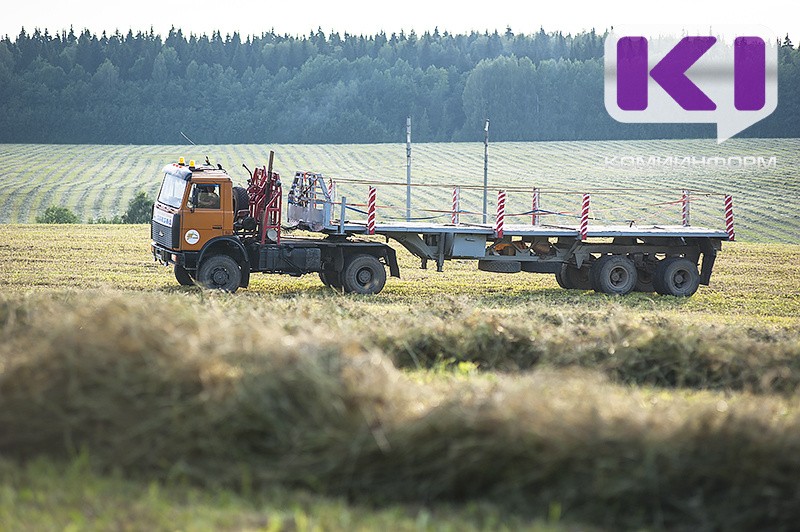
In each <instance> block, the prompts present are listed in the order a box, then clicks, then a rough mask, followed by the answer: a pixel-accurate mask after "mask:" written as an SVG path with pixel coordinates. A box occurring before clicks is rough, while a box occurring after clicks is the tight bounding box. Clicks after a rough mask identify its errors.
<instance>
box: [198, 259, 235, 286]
mask: <svg viewBox="0 0 800 532" xmlns="http://www.w3.org/2000/svg"><path fill="white" fill-rule="evenodd" d="M241 280H242V270H241V269H239V265H238V264H237V263H236V261H235V260H233V259H232V258H231V257H229V256H228V255H214V256H213V257H209V258H207V259H206V260H204V261H203V263H202V264H201V265H200V268H199V269H198V270H197V282H198V283H200V285H201V286H204V287H205V288H210V289H212V290H223V291H225V292H230V293H233V292H236V290H237V289H238V288H239V283H240V282H241Z"/></svg>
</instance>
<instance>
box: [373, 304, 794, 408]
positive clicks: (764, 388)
mask: <svg viewBox="0 0 800 532" xmlns="http://www.w3.org/2000/svg"><path fill="white" fill-rule="evenodd" d="M376 344H377V345H378V346H379V347H380V348H381V349H382V350H383V351H384V352H385V353H386V354H387V355H388V356H390V357H391V358H392V360H393V361H394V363H395V365H396V366H398V367H406V368H442V367H445V368H446V367H449V366H454V365H456V366H457V364H458V363H459V362H471V363H474V364H476V366H477V368H478V369H480V370H485V371H493V370H500V371H506V372H515V371H519V370H529V369H533V368H537V367H551V368H559V367H582V368H587V369H591V370H595V371H599V372H602V373H603V374H605V375H606V376H607V377H609V378H610V379H612V380H613V381H615V382H619V383H623V384H637V385H648V386H660V387H667V388H674V387H682V388H692V389H705V390H745V391H749V392H752V393H780V394H786V395H791V394H795V393H796V392H797V391H798V389H799V388H800V340H798V338H797V337H796V336H786V337H780V336H776V337H771V336H770V335H769V334H765V333H764V332H763V331H759V330H753V331H745V330H741V329H737V328H734V327H720V326H714V325H703V324H697V323H694V324H692V325H691V326H686V325H683V324H679V323H670V322H668V321H666V320H664V319H658V320H656V321H655V322H649V321H648V320H646V319H642V318H641V317H636V316H635V315H631V314H629V313H627V314H626V313H622V312H604V313H599V314H594V315H593V314H587V313H579V312H576V313H575V315H573V316H571V317H569V318H565V317H564V316H553V315H552V313H551V312H548V311H543V312H541V313H539V314H536V315H532V316H530V317H529V318H528V319H527V320H525V322H524V323H519V321H518V320H512V319H508V320H502V319H498V318H496V317H485V316H481V315H479V314H477V313H465V314H461V315H458V316H453V317H450V318H449V319H446V320H436V319H433V320H431V319H428V320H424V321H423V320H419V321H417V322H415V323H413V324H410V323H407V324H405V325H399V326H398V327H396V328H395V329H393V330H388V329H385V330H383V331H381V332H379V333H377V340H376Z"/></svg>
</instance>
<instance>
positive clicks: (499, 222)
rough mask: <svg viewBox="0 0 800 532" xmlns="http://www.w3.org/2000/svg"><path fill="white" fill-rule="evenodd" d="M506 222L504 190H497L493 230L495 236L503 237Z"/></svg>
mask: <svg viewBox="0 0 800 532" xmlns="http://www.w3.org/2000/svg"><path fill="white" fill-rule="evenodd" d="M505 224H506V191H505V190H498V191H497V218H496V219H495V222H494V232H495V233H496V235H497V238H503V228H504V227H505Z"/></svg>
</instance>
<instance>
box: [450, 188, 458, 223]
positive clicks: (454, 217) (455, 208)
mask: <svg viewBox="0 0 800 532" xmlns="http://www.w3.org/2000/svg"><path fill="white" fill-rule="evenodd" d="M460 210H461V188H460V187H455V188H454V189H453V211H452V213H451V214H450V221H451V222H452V223H453V224H454V225H457V224H459V223H460V216H459V211H460Z"/></svg>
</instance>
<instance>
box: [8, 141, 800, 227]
mask: <svg viewBox="0 0 800 532" xmlns="http://www.w3.org/2000/svg"><path fill="white" fill-rule="evenodd" d="M270 149H273V150H275V153H276V159H275V169H276V170H277V171H278V172H280V173H281V174H282V175H283V176H284V178H285V179H284V182H285V183H287V184H288V181H289V177H290V176H291V175H293V174H294V172H295V171H297V170H303V171H314V172H319V173H323V174H325V175H326V176H329V177H331V178H333V179H334V180H336V182H337V192H338V193H339V195H340V196H341V195H345V196H347V197H348V201H349V202H350V203H365V201H366V196H367V184H366V182H372V183H375V184H377V185H378V204H379V205H380V206H381V208H380V210H379V215H378V216H379V219H386V220H388V219H399V218H401V217H402V216H403V215H404V207H405V196H404V194H405V187H404V186H397V185H390V184H387V183H394V184H397V183H405V177H406V171H405V164H406V152H405V145H402V144H378V145H273V146H266V145H263V146H262V145H233V146H230V145H229V146H86V145H81V146H72V145H55V146H54V145H2V146H0V177H1V178H2V183H3V186H2V188H1V189H0V223H30V222H33V221H34V220H35V218H36V216H37V215H39V214H41V213H42V212H43V211H44V210H45V209H46V208H47V207H48V206H49V205H53V204H55V205H62V206H66V207H69V208H70V209H72V210H73V211H75V212H76V213H77V214H78V216H79V218H80V219H81V220H83V221H90V220H94V219H98V218H100V217H106V218H110V217H112V216H114V215H115V214H122V213H123V212H124V211H125V207H126V206H127V204H128V201H129V200H130V198H132V197H133V195H134V194H135V193H136V192H137V191H138V190H144V191H146V192H147V193H148V194H150V196H151V197H152V196H154V195H155V194H156V193H157V189H158V186H159V183H160V179H161V175H160V170H161V169H162V168H163V166H164V165H165V164H166V163H169V162H173V161H177V159H178V157H180V156H185V157H186V158H187V161H188V160H189V159H195V160H197V161H198V162H199V161H202V160H203V159H204V158H205V156H208V157H209V158H210V159H211V161H212V162H213V163H215V164H216V163H221V164H222V165H223V166H224V167H225V168H227V169H229V171H230V173H231V175H232V177H234V179H235V180H236V181H237V182H238V183H239V184H243V183H244V181H245V180H246V177H247V173H246V172H245V171H244V169H242V168H241V164H242V163H245V164H247V165H248V166H249V167H250V168H253V167H254V166H256V165H259V164H266V162H267V157H268V151H269V150H270ZM412 154H413V162H412V176H413V177H412V179H413V182H414V184H415V188H414V191H413V195H412V200H413V202H412V203H413V212H412V215H413V217H415V218H420V219H427V220H431V221H437V220H438V221H447V219H448V218H449V214H447V213H443V212H441V211H443V210H445V211H446V210H449V209H450V208H451V198H452V188H453V186H455V185H460V186H462V187H464V188H463V190H462V209H463V210H464V211H469V212H473V213H476V212H479V211H480V210H481V203H482V192H481V191H480V190H479V187H480V186H481V185H482V182H483V145H482V143H441V144H415V145H414V146H413V151H412ZM712 157H714V158H719V159H715V160H714V161H713V162H712V161H711V160H709V158H712ZM670 161H671V162H670ZM687 161H692V162H687ZM704 161H705V162H704ZM797 168H800V140H798V139H731V140H729V141H726V142H725V143H723V144H722V145H719V146H718V145H717V144H716V142H715V141H714V140H713V139H711V140H650V141H630V142H627V141H624V142H623V141H620V142H521V143H515V142H503V143H492V144H491V145H490V147H489V174H488V175H489V188H490V193H489V200H490V201H489V203H490V207H489V212H490V213H494V209H495V207H494V203H495V198H496V190H497V189H500V188H505V189H510V190H509V194H508V205H507V209H506V213H507V220H508V222H509V223H528V222H529V221H530V217H529V216H527V215H521V216H513V215H514V214H520V213H525V212H527V211H529V210H530V208H531V192H530V190H531V189H532V188H533V187H538V188H540V189H541V190H542V200H541V201H542V202H541V208H542V209H544V210H547V211H552V212H554V213H556V214H552V215H547V216H545V217H544V219H543V222H544V223H552V224H556V225H558V224H562V225H563V224H572V223H575V220H576V217H575V215H576V214H577V212H578V210H579V203H580V195H581V194H582V193H584V192H592V193H593V195H592V217H593V223H631V222H634V223H640V224H648V223H659V224H675V223H679V222H680V206H679V205H677V204H675V203H670V202H676V201H678V200H679V199H680V194H681V190H683V189H688V190H690V191H692V193H693V196H692V209H691V210H692V224H693V225H702V226H706V227H712V228H722V227H723V222H722V220H723V216H722V201H723V199H722V195H723V194H731V195H732V196H733V198H734V206H735V214H736V229H737V236H738V237H739V238H740V239H742V240H745V241H750V242H782V243H800V236H798V235H800V216H798V214H797V207H798V201H800V200H798V198H800V178H798V173H797ZM462 221H466V222H470V221H478V217H477V216H475V215H464V216H463V217H462Z"/></svg>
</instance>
